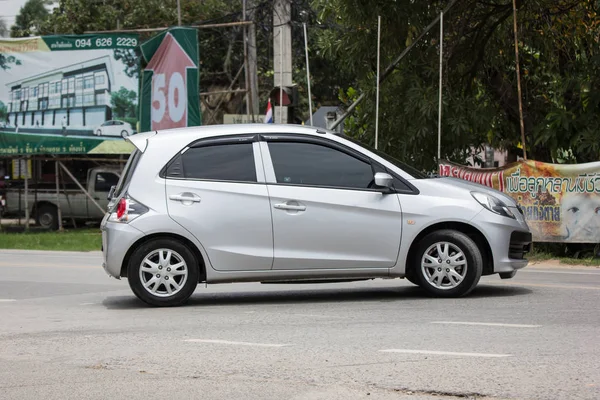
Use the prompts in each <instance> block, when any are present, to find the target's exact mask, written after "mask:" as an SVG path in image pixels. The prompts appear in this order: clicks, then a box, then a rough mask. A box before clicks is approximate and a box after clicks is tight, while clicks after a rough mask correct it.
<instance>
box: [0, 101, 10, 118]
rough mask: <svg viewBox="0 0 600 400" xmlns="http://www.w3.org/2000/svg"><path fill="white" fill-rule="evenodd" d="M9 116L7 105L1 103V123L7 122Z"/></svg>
mask: <svg viewBox="0 0 600 400" xmlns="http://www.w3.org/2000/svg"><path fill="white" fill-rule="evenodd" d="M7 115H8V110H7V109H6V104H4V102H2V101H0V122H4V121H6V116H7Z"/></svg>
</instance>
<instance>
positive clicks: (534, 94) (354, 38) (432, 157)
mask: <svg viewBox="0 0 600 400" xmlns="http://www.w3.org/2000/svg"><path fill="white" fill-rule="evenodd" d="M448 3H449V1H434V2H414V1H412V0H399V1H396V2H377V3H373V2H371V1H366V0H365V1H355V0H353V1H350V0H333V1H330V0H327V1H326V0H315V2H314V6H315V7H316V8H318V9H319V10H320V11H321V12H320V18H321V19H322V20H323V21H329V22H330V23H334V24H336V26H337V28H336V29H330V30H327V31H324V32H323V34H322V35H321V36H320V38H319V47H320V49H321V51H323V52H324V53H325V54H327V56H328V57H330V58H331V59H333V60H336V61H337V63H338V65H339V66H340V68H343V69H345V70H346V71H348V73H349V74H351V75H354V76H355V77H356V85H357V87H359V88H360V89H361V90H363V91H365V92H367V95H368V96H367V98H368V100H367V101H366V102H365V103H364V104H363V105H362V107H361V109H360V111H359V112H356V113H354V114H353V117H352V120H351V121H349V123H348V124H346V126H350V127H352V133H353V134H354V135H357V136H363V137H365V139H366V140H371V141H372V140H373V139H372V137H373V134H374V115H373V114H374V93H375V75H374V71H375V66H376V51H375V49H376V43H377V39H376V38H377V36H376V35H377V16H378V15H381V17H382V25H383V29H382V47H381V52H382V66H383V67H384V68H385V66H387V65H388V64H389V63H390V62H391V60H392V59H393V58H394V57H396V56H397V55H398V54H399V53H400V52H401V51H402V50H403V49H404V48H405V47H406V46H407V45H408V44H409V43H411V41H412V40H414V38H415V37H416V36H417V35H418V34H419V33H420V32H421V31H422V30H423V29H424V27H425V26H427V25H428V24H429V23H430V22H431V21H432V20H433V19H434V18H435V17H436V16H437V15H439V12H440V10H441V9H443V8H444V7H445V6H446V5H447V4H448ZM517 3H518V28H519V51H520V56H521V60H520V61H521V71H522V86H523V101H524V115H525V118H524V119H525V128H526V134H527V138H526V144H527V149H528V156H529V158H532V159H537V160H540V161H553V160H554V159H555V158H556V157H557V155H558V153H559V152H560V151H561V149H573V151H574V153H575V154H576V158H577V160H578V161H580V162H581V161H590V160H598V158H599V156H600V147H599V146H600V134H599V131H598V129H599V127H600V113H599V107H600V93H599V91H598V90H597V88H599V87H600V73H599V72H600V69H599V67H600V58H599V57H600V51H599V48H600V47H599V32H600V30H599V29H598V28H599V22H600V18H599V16H598V14H597V11H596V10H597V5H598V4H597V3H598V2H597V0H533V1H526V2H525V1H520V2H519V1H518V2H517ZM512 15H513V14H512V1H509V0H485V1H483V0H479V1H468V0H463V1H461V0H459V1H458V2H457V3H456V5H455V6H454V8H453V9H452V10H451V11H450V12H449V13H448V14H447V15H445V18H444V68H443V71H444V83H443V91H444V92H443V94H444V102H443V121H442V157H445V158H449V159H452V160H455V161H459V162H464V161H465V157H466V156H467V155H468V154H469V153H470V152H471V149H472V148H477V147H479V146H480V145H482V144H485V143H489V144H491V145H493V146H495V147H500V148H508V149H511V150H514V149H515V146H516V145H517V144H518V143H519V142H520V129H519V114H518V97H517V85H516V74H515V61H514V36H513V20H512ZM438 38H439V29H438V28H436V29H432V30H431V31H430V33H429V34H427V35H426V36H425V37H424V39H423V40H422V41H421V42H419V43H418V44H417V45H416V47H415V48H414V49H413V50H412V51H411V52H410V53H409V54H408V56H407V57H406V58H405V59H404V60H403V61H402V62H401V63H400V65H399V66H398V68H397V69H396V70H395V71H394V73H393V74H392V75H391V76H390V78H389V79H388V80H387V81H385V83H383V85H382V87H381V98H380V99H381V100H380V129H381V131H380V138H382V139H383V142H381V143H383V146H380V147H381V148H383V149H384V150H386V151H388V152H390V153H392V154H395V155H397V156H398V157H401V158H403V159H406V160H410V161H412V162H414V163H415V164H417V165H419V166H421V167H422V168H424V169H434V168H435V161H436V153H437V118H438V106H437V96H438V79H439V75H438V63H439V53H438V50H439V47H438V46H439V43H438V42H439V39H438ZM594 88H596V90H594ZM346 94H347V93H346ZM346 94H343V95H342V100H345V101H346V102H347V103H349V102H350V101H351V100H352V95H350V96H347V95H346Z"/></svg>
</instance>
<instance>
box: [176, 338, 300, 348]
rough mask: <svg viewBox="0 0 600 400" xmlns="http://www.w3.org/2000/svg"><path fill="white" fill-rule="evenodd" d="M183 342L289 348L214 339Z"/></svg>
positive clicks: (272, 344) (278, 345)
mask: <svg viewBox="0 0 600 400" xmlns="http://www.w3.org/2000/svg"><path fill="white" fill-rule="evenodd" d="M184 342H192V343H215V344H230V345H234V346H256V347H284V346H291V345H290V344H275V343H250V342H230V341H229V340H216V339H186V340H184Z"/></svg>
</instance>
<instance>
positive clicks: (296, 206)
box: [273, 203, 306, 211]
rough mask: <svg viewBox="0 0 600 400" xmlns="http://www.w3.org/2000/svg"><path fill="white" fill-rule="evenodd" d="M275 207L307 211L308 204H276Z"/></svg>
mask: <svg viewBox="0 0 600 400" xmlns="http://www.w3.org/2000/svg"><path fill="white" fill-rule="evenodd" d="M273 207H275V208H277V209H278V210H287V211H306V206H300V205H292V204H286V203H280V204H275V205H274V206H273Z"/></svg>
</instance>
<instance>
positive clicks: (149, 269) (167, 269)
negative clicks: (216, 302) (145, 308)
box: [127, 238, 199, 307]
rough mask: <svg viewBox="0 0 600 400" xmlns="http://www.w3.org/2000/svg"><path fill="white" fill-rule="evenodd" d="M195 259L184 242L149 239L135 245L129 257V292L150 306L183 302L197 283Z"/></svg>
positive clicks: (165, 305) (174, 304) (166, 305)
mask: <svg viewBox="0 0 600 400" xmlns="http://www.w3.org/2000/svg"><path fill="white" fill-rule="evenodd" d="M198 274H199V271H198V262H197V260H196V257H195V256H194V254H193V253H192V252H191V251H190V249H189V248H188V247H187V246H185V245H184V244H182V243H180V242H179V241H177V240H174V239H168V238H164V239H153V240H151V241H149V242H146V243H144V244H142V245H141V246H140V247H138V248H137V249H136V250H135V251H134V252H133V254H132V256H131V258H130V259H129V264H128V266H127V279H128V281H129V286H130V287H131V290H132V291H133V293H134V294H135V295H136V296H137V297H138V298H139V299H140V300H142V301H143V302H145V303H147V304H150V305H152V306H158V307H170V306H178V305H181V304H183V303H185V302H186V301H187V300H188V299H189V297H190V296H191V295H192V293H194V290H195V289H196V285H197V284H198Z"/></svg>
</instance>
